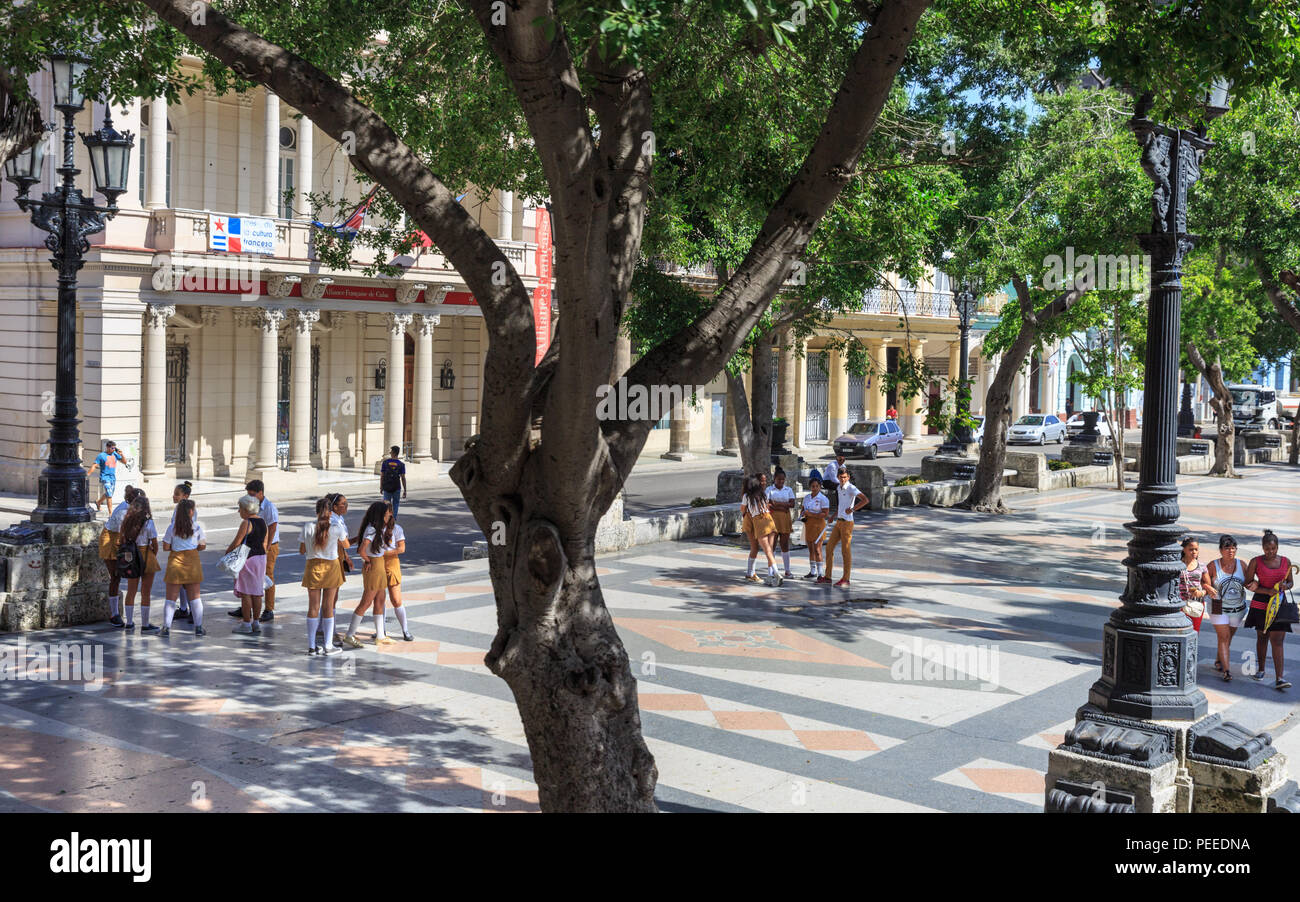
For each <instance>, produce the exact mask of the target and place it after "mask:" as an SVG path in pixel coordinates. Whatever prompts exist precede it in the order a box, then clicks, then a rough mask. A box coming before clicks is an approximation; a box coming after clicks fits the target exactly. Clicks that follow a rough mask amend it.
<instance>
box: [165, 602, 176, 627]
mask: <svg viewBox="0 0 1300 902" xmlns="http://www.w3.org/2000/svg"><path fill="white" fill-rule="evenodd" d="M175 616H176V602H174V601H172V600H171V599H170V598H168V599H166V600H165V601H164V602H163V629H168V630H169V629H171V628H172V618H173V617H175Z"/></svg>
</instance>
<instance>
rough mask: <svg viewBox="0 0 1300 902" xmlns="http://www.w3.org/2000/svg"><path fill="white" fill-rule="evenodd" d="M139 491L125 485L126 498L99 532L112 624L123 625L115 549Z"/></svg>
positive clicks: (123, 493) (119, 580)
mask: <svg viewBox="0 0 1300 902" xmlns="http://www.w3.org/2000/svg"><path fill="white" fill-rule="evenodd" d="M139 493H140V490H139V489H137V488H136V487H135V486H132V485H129V486H127V487H126V488H125V489H124V490H123V491H122V497H123V498H125V499H126V500H124V501H123V502H122V503H120V504H119V505H118V506H117V507H115V508H114V509H113V511H112V512H111V513H110V514H109V515H108V519H107V520H105V521H104V528H103V529H102V530H100V533H99V559H100V560H101V561H103V562H104V568H105V569H106V570H108V614H109V619H108V622H109V623H111V624H112V625H113V626H123V623H122V616H121V613H120V612H119V610H118V602H119V597H118V592H120V591H121V588H122V579H121V577H120V576H119V575H118V572H117V551H118V544H119V542H120V539H121V535H122V533H121V530H122V520H123V518H125V517H126V512H127V510H129V509H130V507H131V502H132V501H134V500H135V496H136V495H138V494H139Z"/></svg>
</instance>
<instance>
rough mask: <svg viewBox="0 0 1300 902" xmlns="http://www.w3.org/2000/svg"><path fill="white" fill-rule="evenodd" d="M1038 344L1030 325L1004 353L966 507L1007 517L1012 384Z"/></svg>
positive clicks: (986, 413)
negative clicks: (1005, 471) (1006, 471)
mask: <svg viewBox="0 0 1300 902" xmlns="http://www.w3.org/2000/svg"><path fill="white" fill-rule="evenodd" d="M1033 343H1034V328H1033V326H1031V325H1029V324H1028V323H1026V324H1025V325H1023V326H1021V327H1020V333H1019V334H1018V335H1016V340H1015V341H1013V342H1012V343H1011V347H1010V348H1008V349H1007V350H1006V351H1004V352H1003V353H1002V360H1001V362H1000V363H999V364H998V371H997V372H996V373H995V374H994V375H993V381H992V382H990V383H989V389H988V392H986V393H985V395H984V443H983V445H981V447H980V459H979V464H978V465H977V466H976V467H975V483H974V484H973V485H972V486H971V492H970V498H968V499H967V500H966V503H965V504H964V505H962V506H963V507H969V508H970V509H971V510H973V511H981V512H983V513H990V514H1005V513H1006V512H1007V506H1006V505H1005V504H1003V503H1002V470H1003V468H1004V467H1005V465H1006V461H1007V430H1008V429H1009V428H1010V427H1011V383H1012V382H1014V381H1015V378H1016V373H1017V372H1018V371H1019V369H1020V365H1021V364H1022V363H1024V361H1025V357H1027V356H1028V355H1029V349H1030V347H1031V346H1032V345H1033Z"/></svg>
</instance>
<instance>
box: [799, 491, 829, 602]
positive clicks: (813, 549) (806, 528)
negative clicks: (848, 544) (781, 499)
mask: <svg viewBox="0 0 1300 902" xmlns="http://www.w3.org/2000/svg"><path fill="white" fill-rule="evenodd" d="M830 509H831V505H830V501H828V500H827V498H826V496H825V495H824V494H822V481H821V479H820V478H818V477H816V476H814V477H812V478H811V479H809V480H808V494H807V495H804V497H803V537H804V541H805V542H807V543H808V575H807V576H805V577H804V579H817V578H819V577H820V576H821V575H822V544H823V543H824V542H825V541H826V515H827V514H828V513H830Z"/></svg>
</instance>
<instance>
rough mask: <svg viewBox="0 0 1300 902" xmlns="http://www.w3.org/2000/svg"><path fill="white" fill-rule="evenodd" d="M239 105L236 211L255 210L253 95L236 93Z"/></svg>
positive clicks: (246, 211) (236, 101)
mask: <svg viewBox="0 0 1300 902" xmlns="http://www.w3.org/2000/svg"><path fill="white" fill-rule="evenodd" d="M235 103H236V104H238V106H239V157H238V163H239V170H238V173H239V177H238V178H237V179H236V180H235V212H236V213H239V214H241V215H243V216H247V215H248V214H250V213H252V212H253V95H252V94H251V93H247V92H246V93H243V94H237V95H235Z"/></svg>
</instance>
